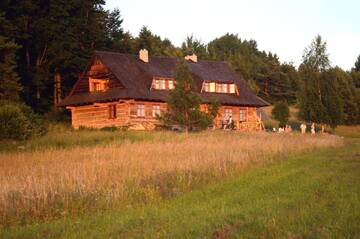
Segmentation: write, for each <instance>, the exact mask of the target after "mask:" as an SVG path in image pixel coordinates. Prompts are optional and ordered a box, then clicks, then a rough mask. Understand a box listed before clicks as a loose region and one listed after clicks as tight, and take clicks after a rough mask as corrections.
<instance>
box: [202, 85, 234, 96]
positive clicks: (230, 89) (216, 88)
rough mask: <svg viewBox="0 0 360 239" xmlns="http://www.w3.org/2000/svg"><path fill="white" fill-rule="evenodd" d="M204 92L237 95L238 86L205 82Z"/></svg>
mask: <svg viewBox="0 0 360 239" xmlns="http://www.w3.org/2000/svg"><path fill="white" fill-rule="evenodd" d="M202 91H203V92H214V93H230V94H235V93H237V90H236V85H235V84H234V83H219V82H204V83H203V88H202Z"/></svg>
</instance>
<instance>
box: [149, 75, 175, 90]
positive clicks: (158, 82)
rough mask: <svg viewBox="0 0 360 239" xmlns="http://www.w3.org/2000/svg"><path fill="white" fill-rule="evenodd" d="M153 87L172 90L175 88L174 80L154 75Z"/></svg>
mask: <svg viewBox="0 0 360 239" xmlns="http://www.w3.org/2000/svg"><path fill="white" fill-rule="evenodd" d="M151 89H155V90H172V89H174V80H173V79H171V78H162V77H154V79H153V82H152V84H151Z"/></svg>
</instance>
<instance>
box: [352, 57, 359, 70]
mask: <svg viewBox="0 0 360 239" xmlns="http://www.w3.org/2000/svg"><path fill="white" fill-rule="evenodd" d="M353 71H358V72H359V71H360V55H359V56H358V58H357V59H356V62H355V66H354V68H353Z"/></svg>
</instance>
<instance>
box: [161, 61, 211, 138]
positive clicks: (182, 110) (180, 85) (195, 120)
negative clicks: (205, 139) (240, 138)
mask: <svg viewBox="0 0 360 239" xmlns="http://www.w3.org/2000/svg"><path fill="white" fill-rule="evenodd" d="M201 101H202V100H201V97H200V94H199V93H198V92H197V91H196V88H195V85H194V82H193V78H192V75H191V72H190V70H189V68H188V66H187V64H186V62H185V61H184V60H181V61H180V63H179V64H178V66H177V69H176V71H175V89H174V90H172V91H171V92H170V93H169V96H168V97H167V99H166V102H167V112H166V113H165V114H164V115H163V116H162V117H160V120H162V121H163V122H164V123H165V124H166V125H179V126H181V127H182V128H183V129H184V130H185V132H188V131H189V130H199V129H205V128H207V127H208V126H209V125H211V124H212V122H213V120H214V118H215V117H216V115H217V111H218V104H217V103H212V104H211V105H210V107H209V111H208V113H206V112H202V111H200V104H201Z"/></svg>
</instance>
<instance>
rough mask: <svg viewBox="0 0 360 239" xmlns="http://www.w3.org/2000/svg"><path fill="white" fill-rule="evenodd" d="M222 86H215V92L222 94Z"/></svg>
mask: <svg viewBox="0 0 360 239" xmlns="http://www.w3.org/2000/svg"><path fill="white" fill-rule="evenodd" d="M222 86H223V85H222V84H216V92H218V93H221V92H222Z"/></svg>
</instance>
